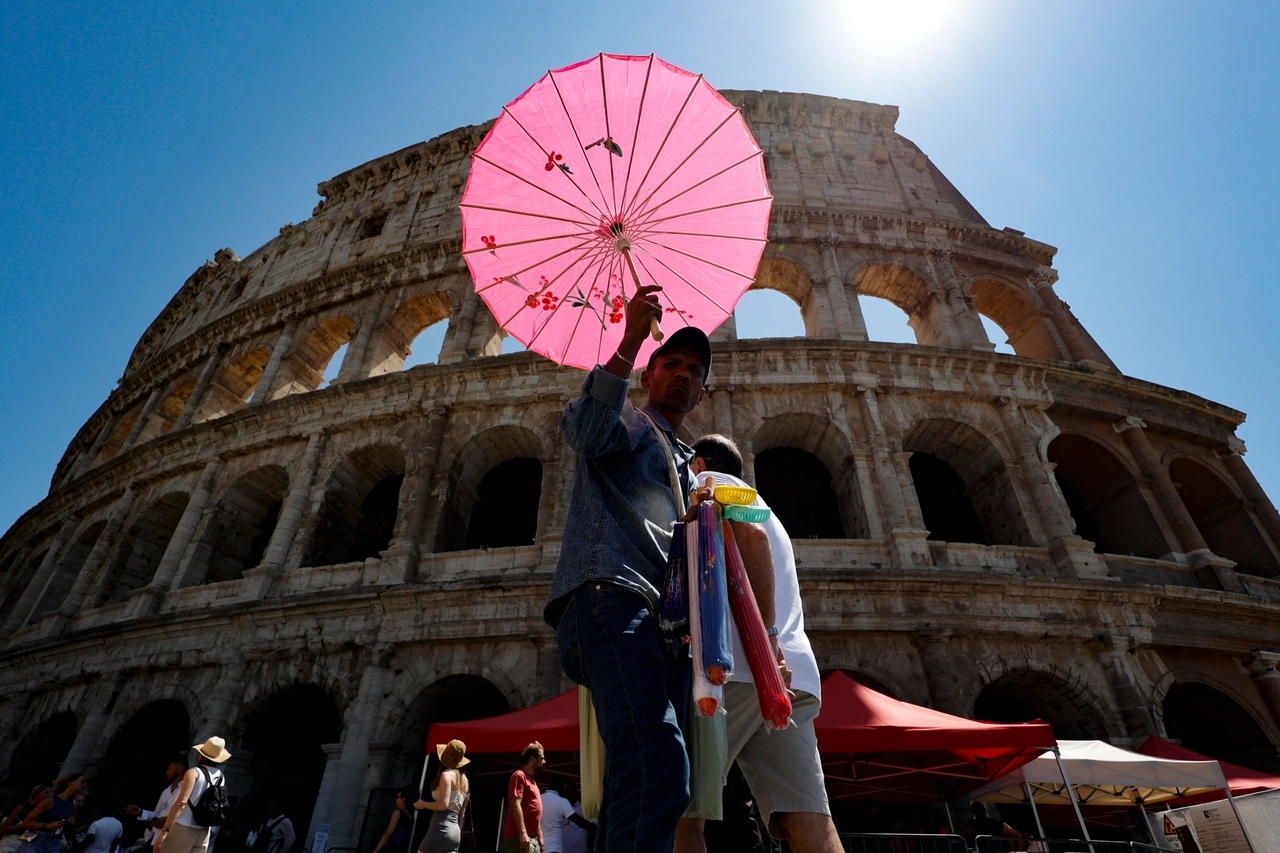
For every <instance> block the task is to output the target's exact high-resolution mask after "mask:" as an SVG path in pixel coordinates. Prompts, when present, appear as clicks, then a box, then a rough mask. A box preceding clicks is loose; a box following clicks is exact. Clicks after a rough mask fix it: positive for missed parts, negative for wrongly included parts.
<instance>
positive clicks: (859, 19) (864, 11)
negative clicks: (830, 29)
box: [828, 0, 962, 54]
mask: <svg viewBox="0 0 1280 853" xmlns="http://www.w3.org/2000/svg"><path fill="white" fill-rule="evenodd" d="M961 5H962V0H832V2H831V4H830V5H829V6H828V8H829V9H830V10H831V11H832V12H833V13H835V14H834V15H833V18H834V21H833V23H835V25H836V27H837V28H838V29H839V32H837V33H833V34H832V35H835V36H836V37H838V38H840V39H841V40H847V43H849V44H851V46H856V48H855V49H859V50H861V51H864V52H866V53H872V54H891V53H897V52H899V51H902V50H904V49H907V48H913V47H921V46H924V45H925V44H927V43H928V42H931V41H933V40H934V39H935V38H936V37H937V36H939V35H940V34H941V33H942V32H943V30H944V29H945V28H946V26H947V25H948V24H950V23H952V22H953V21H954V20H955V18H956V16H957V15H956V13H957V12H959V10H960V7H961Z"/></svg>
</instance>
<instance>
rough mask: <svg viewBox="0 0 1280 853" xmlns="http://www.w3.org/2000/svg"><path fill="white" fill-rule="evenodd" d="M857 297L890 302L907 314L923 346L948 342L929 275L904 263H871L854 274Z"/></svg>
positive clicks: (948, 335)
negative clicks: (869, 297) (872, 297)
mask: <svg viewBox="0 0 1280 853" xmlns="http://www.w3.org/2000/svg"><path fill="white" fill-rule="evenodd" d="M854 280H855V281H856V282H857V288H858V295H859V296H874V297H877V298H879V299H884V300H887V301H889V302H892V303H893V304H894V305H896V306H898V307H899V308H901V309H902V310H903V311H904V312H906V314H907V318H908V319H907V325H909V326H910V327H911V329H912V331H914V332H915V335H916V342H917V343H919V344H923V345H925V346H937V347H945V346H950V345H951V335H950V333H949V332H948V330H947V319H946V311H945V309H944V308H943V306H942V303H941V301H940V300H939V299H937V298H936V297H935V294H934V291H933V287H932V286H931V285H930V284H929V278H928V277H927V276H926V275H925V274H924V273H922V272H919V271H917V270H915V269H912V268H911V267H910V266H908V265H907V264H904V263H871V264H867V265H866V266H864V267H862V268H861V269H859V270H858V272H857V273H856V274H855V276H854Z"/></svg>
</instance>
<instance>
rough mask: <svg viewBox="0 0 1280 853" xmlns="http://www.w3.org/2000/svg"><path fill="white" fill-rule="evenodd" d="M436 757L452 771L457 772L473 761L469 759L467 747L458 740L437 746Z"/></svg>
mask: <svg viewBox="0 0 1280 853" xmlns="http://www.w3.org/2000/svg"><path fill="white" fill-rule="evenodd" d="M436 757H437V758H439V759H440V763H441V764H443V765H444V766H445V767H447V768H449V769H450V770H457V769H458V768H459V767H466V766H467V765H468V764H470V763H471V759H470V758H467V745H466V744H465V743H463V742H462V741H460V740H456V739H455V740H451V741H449V742H448V743H438V744H436Z"/></svg>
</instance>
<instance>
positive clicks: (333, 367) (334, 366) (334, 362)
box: [316, 344, 351, 388]
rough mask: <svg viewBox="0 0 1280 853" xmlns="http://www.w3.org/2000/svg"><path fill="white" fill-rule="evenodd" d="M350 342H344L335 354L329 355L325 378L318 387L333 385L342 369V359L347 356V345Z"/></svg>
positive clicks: (325, 367)
mask: <svg viewBox="0 0 1280 853" xmlns="http://www.w3.org/2000/svg"><path fill="white" fill-rule="evenodd" d="M349 346H351V345H350V344H343V345H342V346H340V347H338V348H337V349H336V350H334V351H333V355H331V356H329V363H328V364H326V365H325V366H324V379H323V381H322V382H321V383H320V384H319V385H317V386H316V387H317V388H325V387H327V386H329V385H332V384H333V383H334V381H335V380H337V378H338V374H339V373H340V372H341V371H342V360H343V359H345V358H346V357H347V347H349Z"/></svg>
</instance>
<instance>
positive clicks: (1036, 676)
mask: <svg viewBox="0 0 1280 853" xmlns="http://www.w3.org/2000/svg"><path fill="white" fill-rule="evenodd" d="M973 718H974V719H976V720H987V721H988V722H992V723H1025V722H1029V721H1030V720H1044V721H1046V722H1048V723H1050V724H1051V725H1052V726H1053V731H1054V734H1056V735H1057V736H1058V737H1060V738H1069V739H1074V740H1105V739H1106V738H1107V737H1109V736H1110V735H1112V734H1119V733H1118V732H1111V731H1110V730H1109V727H1108V725H1107V723H1106V719H1105V717H1103V715H1102V712H1101V710H1099V709H1098V708H1097V707H1095V706H1094V705H1093V703H1092V702H1091V701H1090V700H1089V699H1088V698H1087V697H1086V696H1085V695H1083V694H1082V692H1081V691H1080V689H1079V688H1078V686H1077V685H1073V684H1072V683H1071V682H1069V681H1068V680H1067V679H1066V678H1064V677H1063V676H1061V675H1058V674H1056V673H1047V672H1040V671H1037V670H1031V669H1024V670H1017V671H1014V672H1011V673H1008V674H1006V675H1004V676H1001V677H1000V678H998V679H996V680H995V681H993V682H992V683H991V684H988V685H987V686H986V687H984V688H983V689H982V692H981V693H979V694H978V698H977V700H976V701H975V702H974V703H973Z"/></svg>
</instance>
